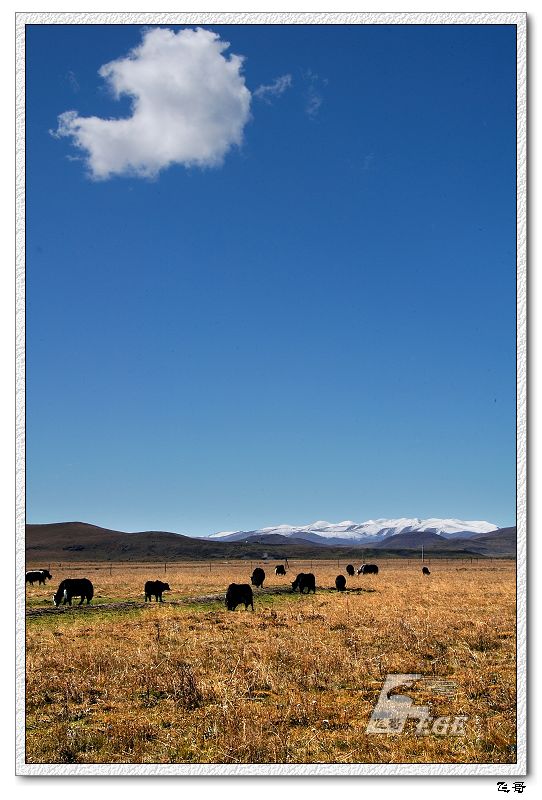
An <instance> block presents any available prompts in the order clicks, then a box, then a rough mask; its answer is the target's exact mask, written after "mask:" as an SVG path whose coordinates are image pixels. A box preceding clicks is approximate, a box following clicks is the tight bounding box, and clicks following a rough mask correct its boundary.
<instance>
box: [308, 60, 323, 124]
mask: <svg viewBox="0 0 542 800" xmlns="http://www.w3.org/2000/svg"><path fill="white" fill-rule="evenodd" d="M303 78H304V80H305V81H306V83H307V96H306V103H305V111H306V112H307V114H308V115H309V117H312V118H313V119H314V117H316V116H317V115H318V112H319V111H320V106H321V105H322V103H323V101H324V100H323V97H322V94H321V92H320V84H323V85H324V86H327V84H328V81H327V78H320V76H319V75H317V74H316V73H315V72H313V71H312V70H310V69H308V70H307V71H306V72H305V73H304V75H303Z"/></svg>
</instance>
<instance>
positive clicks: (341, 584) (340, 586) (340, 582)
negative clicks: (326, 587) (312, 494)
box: [335, 575, 346, 592]
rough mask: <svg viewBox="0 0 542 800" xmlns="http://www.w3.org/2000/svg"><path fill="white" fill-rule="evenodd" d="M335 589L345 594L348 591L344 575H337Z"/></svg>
mask: <svg viewBox="0 0 542 800" xmlns="http://www.w3.org/2000/svg"><path fill="white" fill-rule="evenodd" d="M335 588H336V589H337V591H338V592H344V590H345V589H346V578H345V577H344V575H337V577H336V578H335Z"/></svg>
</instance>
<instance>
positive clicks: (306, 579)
mask: <svg viewBox="0 0 542 800" xmlns="http://www.w3.org/2000/svg"><path fill="white" fill-rule="evenodd" d="M297 589H299V594H304V592H305V589H306V590H307V594H309V592H310V591H311V589H312V593H313V594H316V578H315V577H314V575H313V574H312V572H300V573H299V575H298V576H297V578H296V579H295V581H292V592H295V591H296V590H297Z"/></svg>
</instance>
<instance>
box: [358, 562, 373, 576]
mask: <svg viewBox="0 0 542 800" xmlns="http://www.w3.org/2000/svg"><path fill="white" fill-rule="evenodd" d="M358 575H378V567H377V566H376V564H362V565H361V567H360V568H359V569H358Z"/></svg>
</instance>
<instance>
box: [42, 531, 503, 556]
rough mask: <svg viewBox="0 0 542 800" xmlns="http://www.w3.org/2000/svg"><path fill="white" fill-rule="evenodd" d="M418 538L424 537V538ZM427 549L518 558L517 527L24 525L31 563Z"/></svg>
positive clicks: (394, 553)
mask: <svg viewBox="0 0 542 800" xmlns="http://www.w3.org/2000/svg"><path fill="white" fill-rule="evenodd" d="M420 536H422V538H421V539H420ZM422 542H423V546H424V550H425V552H426V553H427V554H429V553H430V554H431V555H432V556H434V557H436V556H439V555H440V556H446V557H448V558H453V557H468V556H475V557H480V556H493V557H508V558H513V557H515V553H516V529H515V528H503V529H502V530H498V531H495V532H494V533H491V534H483V533H482V534H478V535H477V536H476V537H473V538H472V539H470V540H468V541H465V540H449V539H448V540H445V539H443V538H442V537H441V536H438V535H437V534H435V533H431V532H426V533H423V534H420V532H417V533H416V534H409V533H405V534H398V535H397V536H394V537H393V538H392V539H391V540H388V541H387V542H380V543H375V544H374V545H372V546H371V547H367V546H359V545H358V546H355V545H352V546H350V547H345V546H342V547H333V546H329V545H328V546H322V545H319V544H315V543H313V542H307V541H303V540H298V539H295V538H291V537H285V536H280V535H279V534H267V535H264V536H261V537H251V538H250V539H249V540H247V541H244V542H243V541H236V542H231V541H230V542H224V541H220V540H218V541H217V540H216V539H210V538H208V539H195V538H192V537H190V536H182V535H181V534H177V533H170V532H167V531H142V532H139V533H125V532H123V531H113V530H109V529H107V528H99V527H98V526H96V525H89V524H87V523H85V522H59V523H52V524H48V525H27V526H26V556H27V560H28V561H32V562H33V563H36V562H38V561H43V562H45V561H47V562H49V561H59V562H62V561H174V560H178V561H181V560H183V561H184V560H195V561H196V560H206V559H214V558H220V559H231V558H247V559H252V560H262V559H264V558H266V557H268V558H269V559H277V560H283V559H284V558H291V559H294V558H298V559H317V558H337V559H339V560H340V561H342V562H345V563H347V562H348V561H352V562H353V563H356V562H357V561H361V560H368V559H371V558H379V557H385V556H396V557H401V556H408V557H411V558H412V557H413V556H414V555H415V554H418V553H419V552H420V547H421V544H422Z"/></svg>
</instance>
